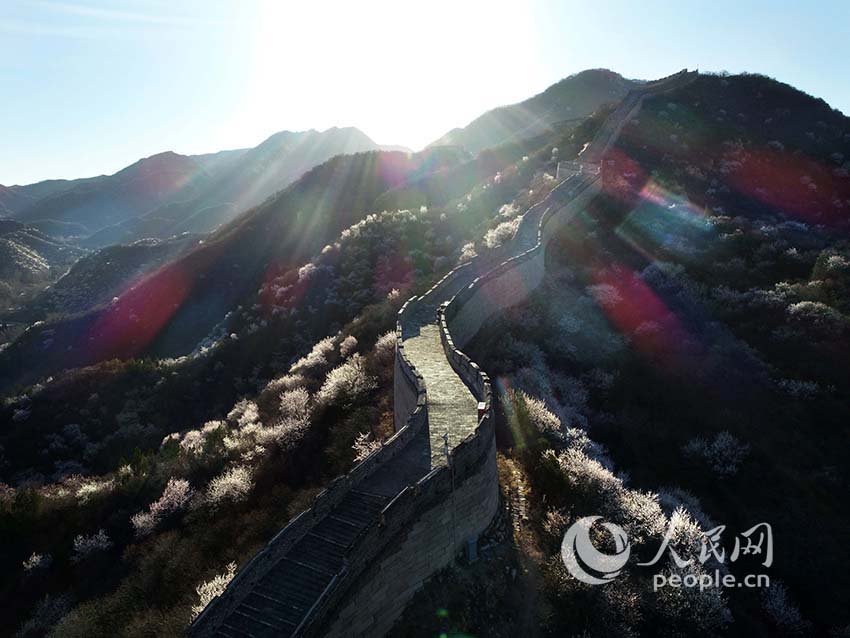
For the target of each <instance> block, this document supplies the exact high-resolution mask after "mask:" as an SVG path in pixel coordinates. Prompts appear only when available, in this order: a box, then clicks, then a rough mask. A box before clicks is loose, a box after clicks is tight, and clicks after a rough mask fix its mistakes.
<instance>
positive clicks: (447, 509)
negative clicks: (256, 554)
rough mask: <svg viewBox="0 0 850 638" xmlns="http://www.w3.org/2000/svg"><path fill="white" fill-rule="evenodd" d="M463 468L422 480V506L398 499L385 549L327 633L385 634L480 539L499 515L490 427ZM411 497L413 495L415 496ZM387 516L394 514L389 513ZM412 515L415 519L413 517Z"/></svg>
mask: <svg viewBox="0 0 850 638" xmlns="http://www.w3.org/2000/svg"><path fill="white" fill-rule="evenodd" d="M477 441H486V442H487V444H486V447H484V448H483V449H482V450H480V452H479V453H478V455H477V458H475V459H474V463H473V464H471V465H467V466H466V467H465V473H462V472H460V471H458V470H459V468H457V466H455V468H441V469H440V470H437V471H436V472H434V473H432V474H430V475H429V476H428V477H426V478H425V479H423V480H422V481H420V483H419V484H418V485H417V489H418V490H420V494H419V499H421V503H420V505H419V506H418V507H416V506H414V505H411V506H410V507H409V508H408V507H405V506H404V504H399V506H398V512H397V513H396V516H398V517H399V520H400V521H401V522H402V525H401V526H399V528H398V530H397V531H396V533H395V537H394V538H390V539H389V540H388V542H386V544H385V546H386V548H387V549H386V551H385V552H384V553H383V554H382V555H381V559H380V561H376V562H375V563H373V564H372V565H370V566H369V567H368V568H367V569H366V571H364V572H363V574H362V576H361V578H360V579H359V581H358V582H357V583H355V584H354V587H353V588H352V590H351V591H352V595H351V596H350V597H349V598H348V599H347V600H346V601H345V603H344V605H343V607H342V608H341V609H340V611H339V613H338V615H337V616H336V618H335V619H334V620H333V622H332V623H331V624H330V626H329V628H328V629H327V631H326V632H324V633H323V635H325V636H328V637H329V638H342V637H354V636H357V637H359V636H370V637H372V636H383V635H385V634H387V633H388V632H389V630H390V628H391V627H392V625H393V623H394V622H395V621H396V620H397V619H398V617H399V616H401V614H402V612H403V611H404V608H405V606H406V605H407V603H408V602H409V601H410V599H411V598H412V597H413V595H414V594H415V593H416V592H417V591H418V590H419V589H420V588H421V587H422V586H423V585H424V583H425V582H426V581H427V580H428V578H430V577H431V576H432V575H433V574H434V572H436V571H438V570H440V569H442V568H443V567H446V566H447V565H449V564H450V563H451V562H452V561H453V560H454V558H455V556H456V555H457V554H458V552H460V551H462V550H463V548H464V546H465V545H466V543H467V541H468V540H469V539H475V538H478V536H479V535H480V534H481V532H483V531H484V529H486V527H487V526H488V525H489V523H490V521H492V520H493V517H494V516H495V514H496V511H497V508H498V505H499V481H498V475H497V471H496V442H495V437H494V436H493V435H492V430H491V429H489V431H488V432H487V433H486V434H484V433H482V434H480V435H479V436H478V437H477ZM410 498H411V499H412V498H413V496H412V495H411V497H410ZM385 516H393V513H392V512H389V511H388V512H386V513H385ZM411 519H412V520H411Z"/></svg>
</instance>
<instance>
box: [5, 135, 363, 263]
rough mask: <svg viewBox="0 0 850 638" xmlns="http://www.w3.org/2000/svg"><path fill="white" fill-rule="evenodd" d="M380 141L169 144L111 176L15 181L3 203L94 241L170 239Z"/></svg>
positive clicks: (300, 138) (333, 138)
mask: <svg viewBox="0 0 850 638" xmlns="http://www.w3.org/2000/svg"><path fill="white" fill-rule="evenodd" d="M377 148H378V145H377V144H375V143H374V142H372V140H370V139H369V138H368V137H367V136H366V135H364V134H363V133H362V132H360V131H358V130H357V129H353V128H332V129H328V130H327V131H322V132H320V131H315V130H310V131H303V132H289V131H283V132H280V133H276V134H275V135H272V136H271V137H269V138H268V139H267V140H265V141H264V142H262V143H261V144H260V145H258V146H257V147H255V148H252V149H243V150H236V151H222V152H219V153H212V154H207V155H195V156H184V155H178V154H177V153H173V152H166V153H160V154H158V155H154V156H152V157H148V158H145V159H142V160H139V161H138V162H136V163H135V164H133V165H131V166H128V167H127V168H125V169H123V170H121V171H119V172H117V173H115V174H114V175H110V176H102V177H98V178H92V179H83V180H71V181H61V180H54V181H52V182H41V183H39V184H33V185H30V186H15V187H11V188H8V189H4V190H3V191H2V192H0V203H3V202H7V203H5V204H4V205H5V207H6V208H7V209H8V210H10V211H11V212H12V213H13V214H14V217H15V218H16V219H18V220H20V221H23V222H26V223H36V222H41V223H45V224H51V225H52V226H53V228H55V229H56V230H55V231H54V232H62V227H61V226H60V225H59V224H64V225H66V228H67V227H68V225H70V227H71V228H73V229H74V231H75V232H76V234H77V235H78V236H79V234H83V235H86V236H87V237H86V238H85V239H84V240H83V243H84V244H85V245H86V246H88V247H90V248H98V247H102V246H106V245H109V244H112V243H118V242H121V243H130V242H133V241H136V240H138V239H142V238H145V237H153V238H160V239H165V238H167V237H170V236H171V235H174V234H177V233H180V232H208V231H210V230H212V229H214V228H215V227H216V226H218V225H220V224H222V223H225V222H227V221H229V220H231V219H233V217H235V215H236V214H238V213H239V212H240V211H243V210H245V209H247V208H250V207H251V206H254V205H256V204H258V203H260V202H262V201H263V200H264V199H266V198H267V197H268V196H270V195H272V194H274V193H275V192H276V191H278V190H281V189H282V188H284V187H286V186H287V185H288V184H290V183H291V182H292V181H294V180H295V179H297V178H298V177H299V176H301V175H302V174H303V173H305V172H306V171H307V170H309V169H310V168H312V167H314V166H317V165H318V164H321V163H322V162H324V161H326V160H328V159H329V158H331V157H333V156H334V155H338V154H341V153H356V152H360V151H367V150H374V149H377ZM80 227H82V228H84V229H85V230H84V232H83V233H80V232H79V228H80Z"/></svg>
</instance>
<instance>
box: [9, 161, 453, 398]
mask: <svg viewBox="0 0 850 638" xmlns="http://www.w3.org/2000/svg"><path fill="white" fill-rule="evenodd" d="M465 159H467V156H466V155H464V154H462V153H460V152H458V151H456V150H447V149H436V150H430V151H425V152H422V153H418V154H415V155H409V154H407V153H399V152H381V151H371V152H368V153H358V154H355V155H340V156H336V157H334V158H333V159H331V160H329V161H328V162H326V163H324V164H322V165H321V166H318V167H316V168H314V169H313V170H311V171H309V172H308V173H307V174H306V175H304V176H303V177H302V178H301V179H299V180H298V181H297V182H296V183H295V184H293V185H291V186H290V187H289V188H287V189H286V190H284V191H282V192H281V193H279V194H278V195H276V196H275V197H273V198H270V199H269V200H268V201H266V202H265V203H264V204H262V205H261V206H258V207H256V208H254V209H252V210H250V211H248V212H246V213H245V214H243V215H241V216H240V217H238V218H237V219H236V220H234V221H232V222H230V223H229V224H227V225H225V226H224V227H223V228H221V229H220V230H218V231H217V232H215V233H213V234H212V235H211V236H209V237H208V238H206V239H205V240H204V241H202V242H201V243H200V245H198V246H197V247H196V248H195V249H193V250H191V251H189V252H187V253H186V254H184V255H182V256H180V257H179V258H178V259H177V260H176V261H173V262H170V263H167V264H166V265H165V266H163V267H162V268H160V269H159V270H157V271H156V272H154V273H152V274H150V275H148V276H146V277H144V278H143V279H142V280H141V281H138V282H134V285H133V286H132V287H131V288H129V289H127V290H125V291H124V292H123V293H122V294H119V295H118V298H117V299H116V300H115V301H114V302H113V303H111V304H110V305H108V306H106V307H102V308H99V309H97V310H95V311H91V312H88V313H87V314H85V315H82V316H78V317H75V318H69V319H64V320H57V321H56V322H54V323H53V324H52V325H51V326H50V327H49V330H50V335H51V337H50V343H49V344H48V345H47V346H45V345H44V344H43V342H42V341H40V340H39V339H40V336H39V335H41V334H42V333H43V330H40V331H29V332H28V333H25V334H24V335H22V337H21V338H19V339H18V340H17V341H15V342H14V343H12V344H11V345H10V346H9V347H8V348H6V349H5V350H4V351H2V352H0V361H1V362H2V366H3V368H4V371H6V373H7V376H6V377H5V378H4V379H3V382H4V384H10V383H15V382H28V381H31V380H32V379H35V378H37V377H39V376H42V375H43V374H45V373H48V372H50V371H53V370H59V369H64V368H69V367H79V366H82V365H88V364H91V363H95V362H98V361H103V360H106V359H111V358H127V357H131V356H138V355H143V354H145V355H156V356H175V355H182V354H186V353H188V352H190V351H191V350H192V349H193V348H194V347H195V346H196V345H197V344H198V343H199V342H200V341H201V340H203V339H204V338H205V337H206V336H207V335H208V334H209V333H210V332H211V331H212V330H213V329H214V328H215V327H216V325H217V324H219V323H220V322H221V321H222V320H223V319H224V318H225V315H227V314H228V313H229V312H231V311H233V310H235V309H236V308H237V307H239V306H240V304H242V303H243V302H247V300H250V299H253V298H254V296H255V295H256V291H257V289H258V288H259V287H260V286H262V285H263V283H264V282H266V281H267V280H269V279H270V278H272V277H274V276H276V275H277V274H279V273H281V272H284V271H287V270H289V269H291V268H293V267H295V268H297V267H298V266H300V265H302V264H303V263H304V262H306V261H307V260H309V258H310V257H311V256H312V255H314V254H315V253H317V252H319V251H320V250H321V249H322V247H323V246H325V245H326V244H327V243H329V242H330V241H332V240H333V238H335V237H337V236H338V235H339V233H340V232H341V231H342V230H343V229H345V228H347V227H349V226H351V225H352V224H353V223H355V222H357V221H359V220H360V219H362V218H363V217H364V216H365V215H366V213H368V212H371V211H372V210H373V208H372V207H373V205H374V203H375V201H376V200H377V199H378V198H379V197H380V196H381V195H382V194H383V193H385V192H387V191H389V190H391V189H393V188H398V187H400V186H402V185H404V184H410V183H413V182H415V181H416V180H419V179H422V178H424V177H427V176H429V175H434V174H439V173H440V172H441V171H445V170H449V169H451V168H453V167H455V166H457V165H458V164H460V163H461V162H462V161H464V160H465Z"/></svg>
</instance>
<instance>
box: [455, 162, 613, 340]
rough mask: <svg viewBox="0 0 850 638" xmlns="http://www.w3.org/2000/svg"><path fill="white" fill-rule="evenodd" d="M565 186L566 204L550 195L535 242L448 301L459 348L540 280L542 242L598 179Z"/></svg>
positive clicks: (592, 192)
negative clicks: (558, 201)
mask: <svg viewBox="0 0 850 638" xmlns="http://www.w3.org/2000/svg"><path fill="white" fill-rule="evenodd" d="M573 184H574V185H573ZM565 186H567V185H566V184H565ZM569 186H571V187H572V188H573V190H572V191H570V194H567V195H566V196H567V197H569V198H570V199H569V201H568V203H567V204H565V205H560V204H558V203H557V199H558V198H555V197H552V198H550V201H549V202H548V203H549V204H550V207H549V209H548V210H547V212H546V213H545V214H544V215H543V217H542V218H541V220H540V227H539V230H538V243H537V245H535V246H534V247H533V248H531V249H529V250H527V251H525V252H523V253H521V254H519V255H517V256H516V257H513V258H511V259H509V260H507V261H505V262H504V263H503V264H501V265H500V266H497V267H496V268H494V269H493V270H491V271H490V272H489V273H487V274H486V275H484V276H483V277H480V278H478V279H477V280H475V282H473V283H472V284H471V285H470V286H468V287H467V288H465V289H464V290H462V291H461V292H459V293H458V294H457V295H456V296H455V297H454V298H453V299H452V300H451V302H449V304H448V306H447V307H446V308H445V310H444V314H445V318H446V320H447V321H448V325H447V330H448V332H449V333H450V334H451V337H452V340H453V342H454V344H455V345H456V346H457V347H459V348H463V347H464V346H465V345H466V344H467V343H468V342H469V340H470V339H471V338H472V337H474V336H475V335H476V334H477V333H478V331H479V330H480V329H481V327H482V326H483V325H484V323H486V322H487V321H488V320H489V319H490V318H491V317H492V316H494V315H496V314H498V313H500V312H503V311H504V310H505V309H506V308H509V307H511V306H514V305H516V304H518V303H520V302H522V301H524V300H525V299H527V298H528V296H529V295H530V294H531V293H532V292H533V291H534V290H535V289H536V288H537V287H538V286H539V285H540V284H541V282H542V281H543V276H544V274H545V266H546V264H545V262H546V244H547V243H548V242H549V241H550V240H551V238H552V236H553V235H554V233H555V232H557V230H558V229H559V228H560V227H562V226H563V225H564V224H566V223H568V222H569V220H570V219H571V218H572V217H573V216H574V215H575V214H576V213H577V212H579V211H580V210H582V209H584V208H585V207H586V206H587V205H588V203H589V202H590V200H591V199H593V198H594V197H595V196H596V195H597V194H598V193H599V191H600V190H601V187H602V182H601V180H600V179H598V178H597V177H596V176H595V175H590V176H586V177H584V178H583V179H580V180H576V181H575V182H573V183H571V184H570V185H569Z"/></svg>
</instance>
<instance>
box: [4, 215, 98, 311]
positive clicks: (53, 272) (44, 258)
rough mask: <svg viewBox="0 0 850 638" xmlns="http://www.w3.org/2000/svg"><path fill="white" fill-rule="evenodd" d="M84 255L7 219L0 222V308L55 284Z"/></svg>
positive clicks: (81, 251)
mask: <svg viewBox="0 0 850 638" xmlns="http://www.w3.org/2000/svg"><path fill="white" fill-rule="evenodd" d="M83 254H85V251H83V250H80V249H79V248H76V247H74V246H71V245H69V244H66V243H65V242H63V241H61V240H58V239H55V238H53V237H49V236H47V235H45V234H44V233H42V232H40V231H38V230H36V229H35V228H32V227H31V226H26V225H24V224H21V223H19V222H16V221H12V220H9V219H0V304H2V306H0V308H2V309H4V310H5V308H6V307H7V306H9V305H11V304H14V303H20V302H21V301H22V300H23V299H25V298H26V297H27V296H28V295H29V294H30V293H32V292H33V291H34V290H38V289H39V288H40V287H43V286H44V285H45V284H48V283H50V282H52V281H54V280H55V279H56V278H57V277H59V276H60V275H61V274H62V273H63V272H64V271H65V270H67V269H68V268H69V267H70V266H71V264H73V263H74V262H75V261H76V260H77V259H79V258H80V257H81V256H82V255H83Z"/></svg>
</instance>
